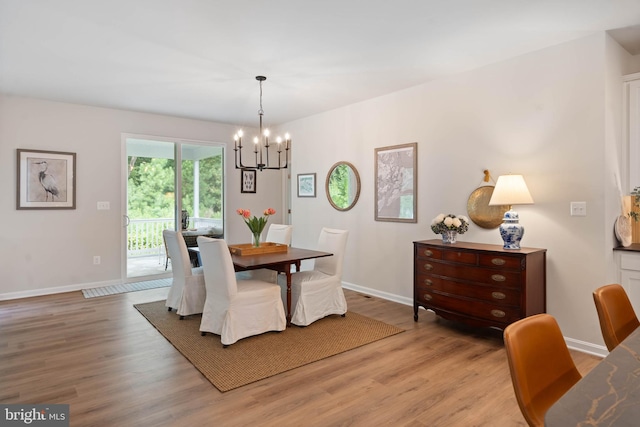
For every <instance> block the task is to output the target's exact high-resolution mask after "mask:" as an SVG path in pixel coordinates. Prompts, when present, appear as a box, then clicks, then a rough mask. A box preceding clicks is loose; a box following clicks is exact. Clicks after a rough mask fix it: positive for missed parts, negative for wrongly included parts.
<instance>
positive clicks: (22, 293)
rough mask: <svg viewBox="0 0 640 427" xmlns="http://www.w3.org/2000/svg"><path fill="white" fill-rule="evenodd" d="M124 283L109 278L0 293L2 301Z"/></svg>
mask: <svg viewBox="0 0 640 427" xmlns="http://www.w3.org/2000/svg"><path fill="white" fill-rule="evenodd" d="M120 283H122V281H121V280H108V281H105V282H93V283H78V284H75V285H68V286H59V287H57V288H44V289H33V290H29V291H20V292H7V293H4V294H0V301H7V300H12V299H20V298H29V297H39V296H43V295H53V294H62V293H64V292H74V291H81V290H82V289H90V288H100V287H103V286H113V285H117V284H120Z"/></svg>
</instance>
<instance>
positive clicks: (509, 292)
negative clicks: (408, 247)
mask: <svg viewBox="0 0 640 427" xmlns="http://www.w3.org/2000/svg"><path fill="white" fill-rule="evenodd" d="M416 292H417V293H418V294H420V293H423V292H438V293H444V294H449V295H461V296H464V297H466V298H471V299H477V300H482V301H487V302H490V303H492V304H497V305H507V306H509V305H510V306H513V307H519V306H520V301H521V293H520V289H519V288H506V287H500V286H488V285H487V286H484V285H483V286H479V285H478V284H476V283H462V282H454V281H452V280H448V279H443V278H441V277H436V276H429V275H418V277H417V279H416Z"/></svg>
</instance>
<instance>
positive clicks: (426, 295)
mask: <svg viewBox="0 0 640 427" xmlns="http://www.w3.org/2000/svg"><path fill="white" fill-rule="evenodd" d="M432 299H433V297H432V296H431V295H429V294H424V300H425V301H431V300H432Z"/></svg>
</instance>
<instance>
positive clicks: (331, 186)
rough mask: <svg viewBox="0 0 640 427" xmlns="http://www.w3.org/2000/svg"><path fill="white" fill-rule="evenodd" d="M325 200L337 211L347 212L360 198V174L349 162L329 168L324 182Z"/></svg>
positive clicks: (339, 163)
mask: <svg viewBox="0 0 640 427" xmlns="http://www.w3.org/2000/svg"><path fill="white" fill-rule="evenodd" d="M325 191H326V193H327V199H328V200H329V203H331V206H333V207H334V208H335V209H337V210H339V211H348V210H349V209H351V208H352V207H354V206H355V204H356V202H357V201H358V198H359V197H360V174H358V170H357V169H356V167H355V166H353V165H352V164H351V163H349V162H338V163H336V164H335V165H333V166H331V169H329V173H327V180H326V182H325Z"/></svg>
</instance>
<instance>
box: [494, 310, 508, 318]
mask: <svg viewBox="0 0 640 427" xmlns="http://www.w3.org/2000/svg"><path fill="white" fill-rule="evenodd" d="M491 315H492V316H493V317H504V316H506V313H505V312H504V311H502V310H491Z"/></svg>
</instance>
